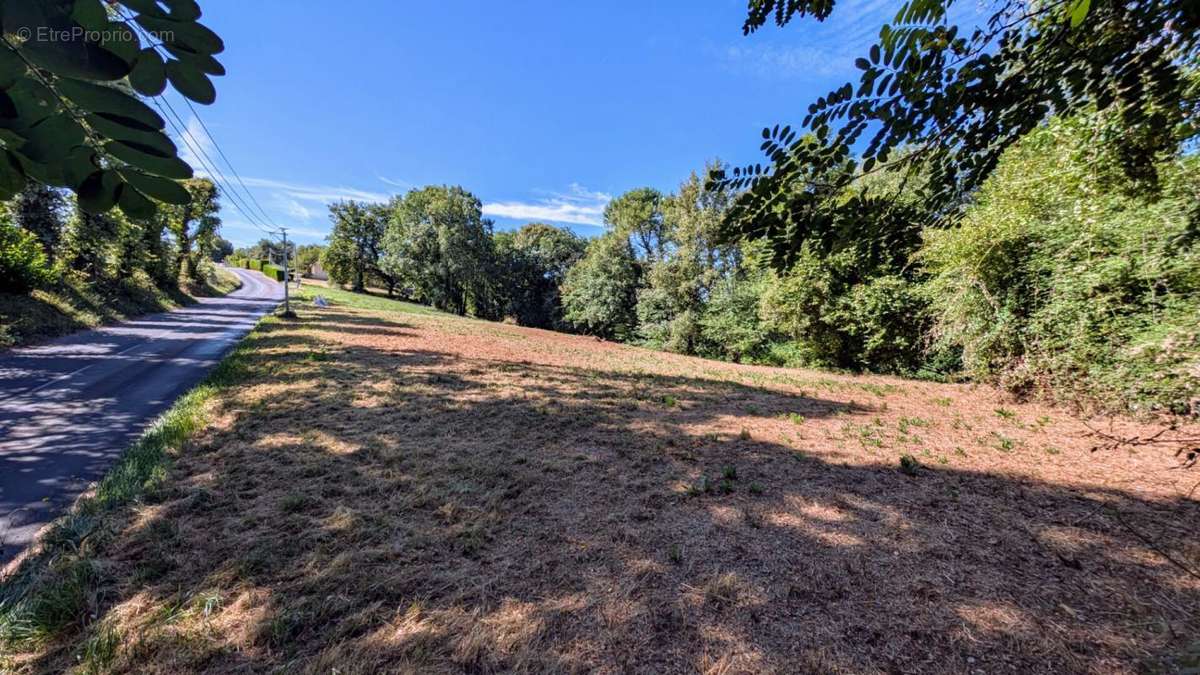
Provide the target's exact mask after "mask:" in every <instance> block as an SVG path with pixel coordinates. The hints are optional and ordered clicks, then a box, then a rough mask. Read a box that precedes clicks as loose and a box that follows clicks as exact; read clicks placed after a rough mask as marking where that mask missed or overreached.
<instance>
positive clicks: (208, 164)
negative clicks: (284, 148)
mask: <svg viewBox="0 0 1200 675" xmlns="http://www.w3.org/2000/svg"><path fill="white" fill-rule="evenodd" d="M121 16H122V17H123V18H125V19H126V20H127V21H129V22H130V23H131V24H132V25H133V26H134V28H135V29H136V30H137V31H138V32H139V33H141V34H142V36H143V37H145V38H146V40H147V41H148V42H149V43H150V45H151V47H152V48H153V49H154V50H155V51H156V52H159V53H160V55H161V52H160V49H161V45H159V44H156V43H155V42H154V39H153V37H151V36H150V35H149V34H147V33H146V32H145V30H143V29H142V27H141V26H138V25H137V23H136V21H134V20H133V19H132V18H131V17H129V16H127V15H125V13H124V12H122V13H121ZM167 58H169V55H168V57H167ZM150 98H151V101H153V102H154V105H155V107H157V108H158V109H159V111H163V105H165V106H166V110H167V111H169V112H170V116H169V117H167V118H166V119H167V122H168V123H169V124H170V125H171V128H173V129H174V130H175V133H177V134H179V136H180V138H182V139H183V142H184V143H185V144H186V145H187V147H188V148H189V149H191V150H192V152H194V153H196V159H198V160H199V161H200V163H201V165H202V166H203V167H204V168H205V170H207V171H209V172H210V173H211V175H212V178H213V180H214V181H215V182H217V184H218V185H220V187H221V188H222V189H223V190H224V191H225V193H226V194H227V195H228V196H229V199H230V202H231V203H232V204H233V206H234V208H236V209H237V211H238V212H239V213H241V214H242V216H243V217H245V218H246V220H247V221H248V222H250V224H252V225H254V226H255V227H257V228H258V229H259V230H262V231H263V232H264V233H265V234H268V235H271V236H275V235H277V234H278V233H279V230H281V229H282V228H280V227H279V226H278V225H277V224H276V223H275V222H274V220H273V219H272V218H271V217H270V215H268V214H267V212H266V210H265V209H263V207H262V205H261V204H259V203H258V200H257V199H255V197H254V193H253V192H251V191H250V189H249V188H248V187H246V183H245V181H243V180H242V177H241V175H240V174H239V173H238V172H237V169H235V168H234V166H233V163H232V162H230V161H229V157H228V155H226V154H225V151H224V150H222V149H221V146H220V144H219V143H217V140H216V138H214V137H213V135H212V133H211V132H210V131H209V129H208V125H207V124H205V123H204V120H203V119H202V118H201V117H200V114H199V113H198V112H197V111H196V109H195V108H194V107H193V106H192V104H191V102H190V101H188V100H187V97H186V96H185V97H183V101H184V103H186V104H187V106H188V109H189V110H191V112H192V116H193V117H195V118H196V121H197V122H199V123H200V127H201V128H202V129H203V131H204V134H205V136H207V137H208V140H209V141H210V142H211V143H212V145H213V147H214V148H216V150H217V152H218V153H219V154H220V156H221V158H222V159H223V160H224V161H225V165H226V166H227V167H229V169H230V171H232V172H233V174H234V176H235V177H236V178H237V181H238V184H239V185H240V186H241V188H242V190H243V191H244V192H245V195H246V196H247V197H249V198H250V201H251V202H253V203H254V205H255V206H256V207H258V212H259V214H261V217H260V216H258V215H254V214H253V213H252V212H253V209H251V208H250V206H249V205H248V204H247V203H246V202H245V201H244V200H243V198H242V196H241V195H239V194H238V192H237V190H236V189H234V188H232V187H231V186H230V181H229V179H228V178H227V177H226V176H225V175H224V174H223V173H222V172H221V171H220V169H218V168H217V163H216V161H215V160H213V159H212V158H211V157H210V156H209V155H208V153H207V152H205V151H204V147H203V144H202V143H201V142H200V139H198V138H196V137H195V136H193V135H192V133H191V131H190V130H189V129H187V124H186V123H184V121H183V118H182V117H181V116H180V115H179V113H177V112H176V111H175V108H174V106H172V105H171V102H170V101H169V100H167V99H166V97H165V96H162V97H150ZM158 98H161V99H162V104H160V103H159V101H158ZM171 117H174V118H175V121H174V122H173V121H172V120H171ZM175 122H178V123H179V125H178V126H176V124H175ZM180 127H182V128H180ZM264 223H265V224H266V225H267V227H264ZM269 228H274V229H269Z"/></svg>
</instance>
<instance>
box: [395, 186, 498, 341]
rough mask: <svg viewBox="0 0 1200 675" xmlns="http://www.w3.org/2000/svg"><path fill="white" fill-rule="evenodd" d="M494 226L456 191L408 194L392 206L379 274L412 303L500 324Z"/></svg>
mask: <svg viewBox="0 0 1200 675" xmlns="http://www.w3.org/2000/svg"><path fill="white" fill-rule="evenodd" d="M494 261H495V252H494V245H493V242H492V222H491V221H490V220H485V219H484V218H483V205H482V203H481V202H480V201H479V198H478V197H476V196H475V195H473V194H471V193H470V192H468V191H466V190H464V189H463V188H461V187H458V186H453V187H451V186H446V185H431V186H427V187H424V188H421V189H419V190H410V191H409V192H408V194H406V195H404V196H403V197H398V198H395V199H393V200H392V203H391V204H389V205H388V223H387V229H386V234H385V235H384V238H383V242H382V252H381V255H380V256H379V263H378V264H379V268H380V270H381V271H382V273H384V274H386V275H390V276H391V277H393V278H395V279H396V280H397V281H398V282H399V283H402V284H404V286H405V287H406V288H408V289H411V291H412V294H413V295H414V299H417V300H422V301H424V302H428V303H429V304H431V305H433V306H434V307H437V308H438V309H442V310H445V311H449V312H453V313H455V314H460V315H461V314H467V313H470V314H473V315H475V316H481V317H485V318H498V314H499V311H500V310H499V307H498V303H497V301H496V294H495V293H494V292H493V289H492V288H491V285H492V283H493V282H494V278H493V277H492V272H494Z"/></svg>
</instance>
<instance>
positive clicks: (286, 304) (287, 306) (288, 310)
mask: <svg viewBox="0 0 1200 675" xmlns="http://www.w3.org/2000/svg"><path fill="white" fill-rule="evenodd" d="M279 232H280V233H281V234H283V313H284V314H286V315H288V316H291V314H292V304H291V299H290V298H289V294H288V244H287V228H285V227H281V228H279Z"/></svg>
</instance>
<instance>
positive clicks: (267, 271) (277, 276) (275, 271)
mask: <svg viewBox="0 0 1200 675" xmlns="http://www.w3.org/2000/svg"><path fill="white" fill-rule="evenodd" d="M262 273H263V274H264V275H266V276H267V277H268V278H270V279H274V280H275V281H283V279H284V276H283V268H282V267H277V266H275V265H263V266H262Z"/></svg>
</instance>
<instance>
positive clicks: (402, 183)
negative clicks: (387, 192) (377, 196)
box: [376, 176, 416, 190]
mask: <svg viewBox="0 0 1200 675" xmlns="http://www.w3.org/2000/svg"><path fill="white" fill-rule="evenodd" d="M376 178H378V179H379V182H380V183H383V184H384V185H390V186H392V187H394V188H400V189H401V190H411V189H413V188H415V187H416V185H415V184H413V183H410V182H408V181H406V180H400V179H399V178H388V177H387V176H376Z"/></svg>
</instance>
